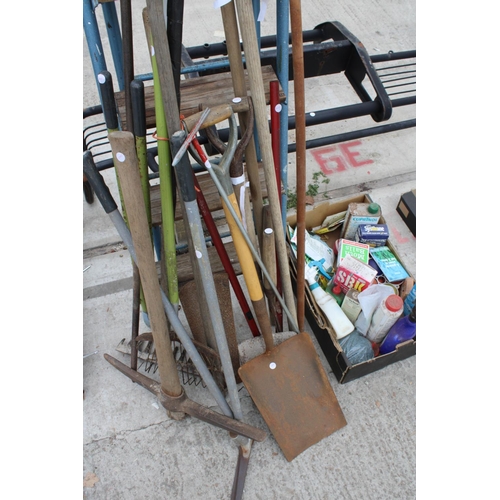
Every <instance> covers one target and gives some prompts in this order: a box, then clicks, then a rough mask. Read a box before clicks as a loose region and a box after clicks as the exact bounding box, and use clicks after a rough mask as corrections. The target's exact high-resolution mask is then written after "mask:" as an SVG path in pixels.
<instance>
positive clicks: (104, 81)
mask: <svg viewBox="0 0 500 500" xmlns="http://www.w3.org/2000/svg"><path fill="white" fill-rule="evenodd" d="M97 79H98V80H99V83H106V77H105V76H104V75H101V74H100V73H99V75H97Z"/></svg>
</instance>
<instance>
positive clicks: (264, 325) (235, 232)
mask: <svg viewBox="0 0 500 500" xmlns="http://www.w3.org/2000/svg"><path fill="white" fill-rule="evenodd" d="M228 198H229V201H230V202H231V205H232V207H233V208H234V210H235V212H236V214H237V215H238V216H239V218H240V220H241V213H240V209H239V207H238V202H237V201H236V197H235V195H234V193H231V194H230V195H228ZM222 207H223V209H224V214H225V215H226V220H227V224H228V226H229V230H230V231H231V236H232V238H233V242H234V248H235V250H236V254H237V256H238V260H239V262H240V266H241V272H242V273H243V277H244V279H245V283H246V285H247V289H248V294H249V295H250V300H251V301H252V306H253V308H254V312H255V317H256V319H257V322H258V323H259V326H260V330H261V332H262V336H263V337H264V342H265V343H266V350H268V351H270V350H271V349H272V348H273V347H274V343H273V333H272V330H271V320H270V318H269V314H268V312H267V307H266V301H265V299H264V294H263V293H262V287H261V285H260V281H259V275H258V274H257V269H256V267H255V263H254V260H253V257H252V252H251V251H250V249H249V248H248V245H247V242H246V241H245V238H244V236H243V235H242V234H241V231H240V229H239V227H238V225H237V224H236V221H235V220H234V218H233V216H232V215H231V212H230V211H229V209H228V208H227V206H226V204H225V203H224V202H222Z"/></svg>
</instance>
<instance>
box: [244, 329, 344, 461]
mask: <svg viewBox="0 0 500 500" xmlns="http://www.w3.org/2000/svg"><path fill="white" fill-rule="evenodd" d="M239 374H240V377H241V380H242V381H243V384H244V385H245V387H246V389H247V390H248V392H249V394H250V396H251V397H252V399H253V401H254V403H255V405H256V406H257V408H258V409H259V411H260V413H261V415H262V417H263V418H264V420H265V421H266V424H267V425H268V427H269V429H270V431H271V432H272V434H273V436H274V438H275V439H276V441H277V442H278V445H279V446H280V448H281V450H282V451H283V454H284V455H285V458H286V459H287V460H288V461H289V462H290V461H292V460H293V459H294V458H295V457H296V456H297V455H299V454H300V453H302V452H303V451H304V450H306V449H307V448H309V447H310V446H312V445H314V444H316V443H318V442H319V441H320V440H321V439H323V438H325V437H327V436H329V435H330V434H332V433H333V432H335V431H336V430H338V429H340V428H342V427H344V426H345V425H346V424H347V422H346V420H345V417H344V414H343V413H342V410H341V408H340V405H339V403H338V401H337V397H336V396H335V393H334V392H333V390H332V387H331V385H330V382H329V381H328V377H327V375H326V372H325V370H324V368H323V366H322V364H321V361H320V359H319V357H318V354H317V353H316V349H315V348H314V345H313V343H312V341H311V339H310V337H309V335H308V334H307V333H305V332H303V333H299V334H298V335H295V336H293V337H292V338H290V339H288V340H285V341H284V342H283V343H282V344H280V345H278V346H276V347H274V348H273V349H271V350H270V351H267V352H265V353H264V354H262V355H260V356H258V357H256V358H254V359H252V360H251V361H249V362H247V363H245V364H244V365H243V366H242V367H241V368H240V369H239Z"/></svg>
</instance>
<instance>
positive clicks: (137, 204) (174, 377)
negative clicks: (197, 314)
mask: <svg viewBox="0 0 500 500" xmlns="http://www.w3.org/2000/svg"><path fill="white" fill-rule="evenodd" d="M109 142H110V144H111V149H112V150H113V157H114V160H115V165H116V166H117V170H118V176H119V178H120V183H121V187H122V190H123V198H124V204H125V208H126V210H127V214H128V216H129V217H128V223H129V227H130V233H131V235H132V240H133V241H134V248H135V253H136V258H137V267H138V269H139V274H140V277H141V284H142V288H143V292H144V297H145V300H146V304H147V307H148V314H149V319H150V322H151V331H152V333H153V339H154V343H155V347H156V356H157V359H158V370H159V372H160V381H161V387H162V389H163V390H164V392H165V393H166V394H168V395H169V396H179V395H180V394H181V393H182V388H181V385H180V383H179V376H178V374H177V368H176V363H175V360H174V356H173V353H172V349H171V347H170V338H169V334H168V331H169V330H168V323H167V317H166V315H165V310H164V308H163V302H162V298H161V290H160V283H159V279H158V273H157V271H156V265H155V261H154V251H153V245H152V242H151V235H150V233H149V224H148V219H147V215H146V208H145V205H144V198H143V195H142V189H141V179H140V174H139V165H138V161H137V156H136V152H135V139H134V135H133V134H132V133H131V132H124V131H116V132H112V133H111V134H110V135H109Z"/></svg>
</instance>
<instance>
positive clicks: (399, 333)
mask: <svg viewBox="0 0 500 500" xmlns="http://www.w3.org/2000/svg"><path fill="white" fill-rule="evenodd" d="M416 308H417V306H416V305H414V306H413V309H412V311H411V312H410V314H409V316H403V317H402V318H399V319H398V320H397V321H396V323H394V325H393V326H392V328H391V329H390V330H389V332H388V333H387V336H386V337H385V339H384V341H383V342H382V344H381V345H380V354H388V353H389V352H392V351H394V350H395V349H396V346H397V345H398V344H400V343H401V342H405V341H406V340H410V339H412V338H413V337H415V335H416V333H417V312H416Z"/></svg>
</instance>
